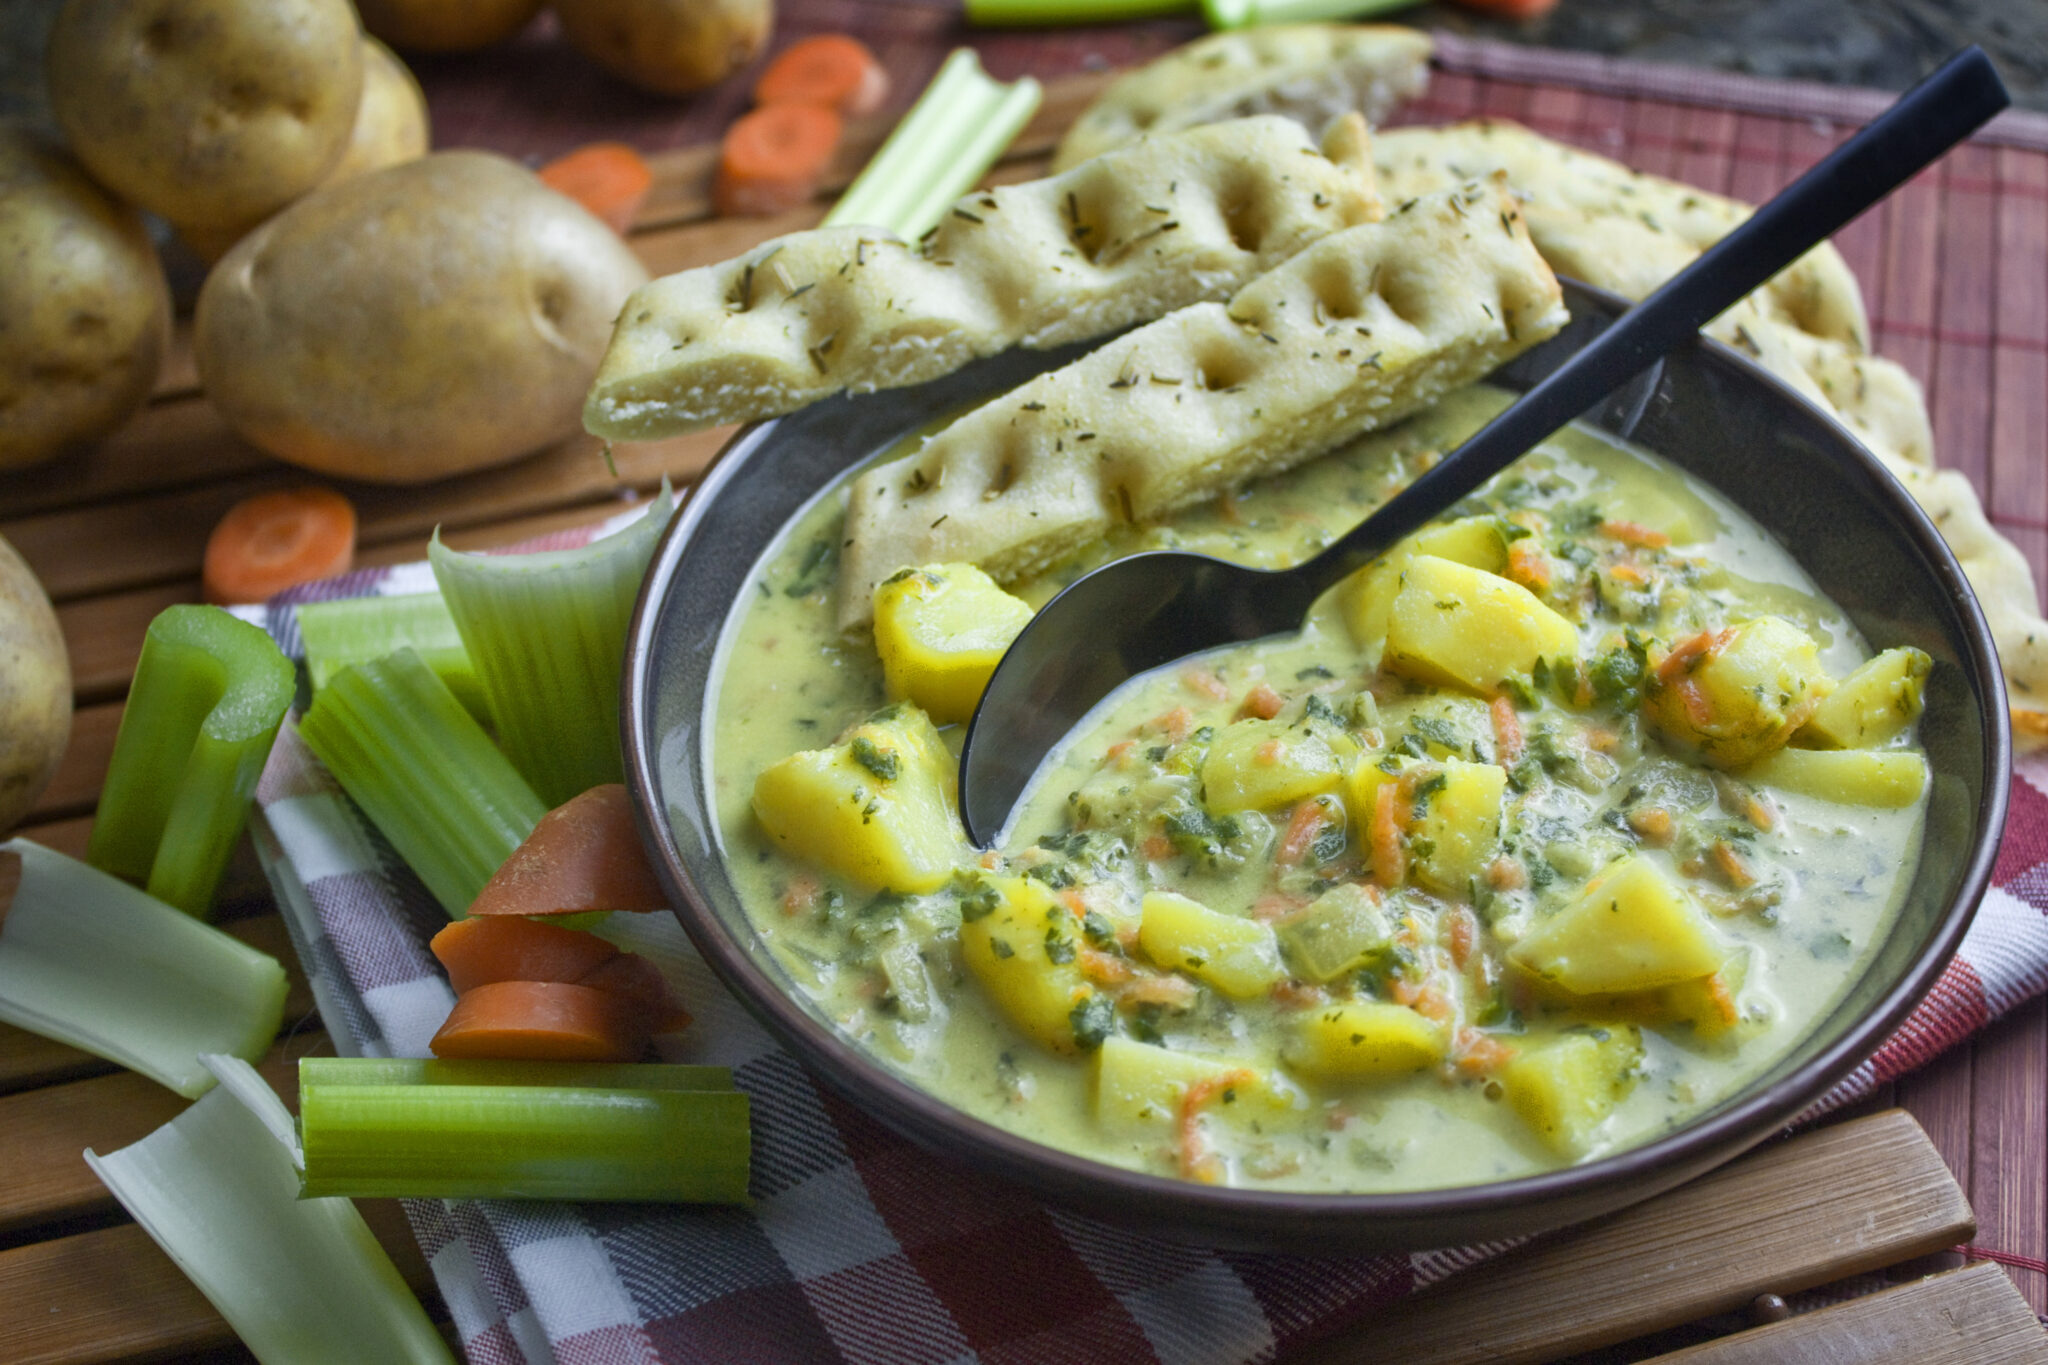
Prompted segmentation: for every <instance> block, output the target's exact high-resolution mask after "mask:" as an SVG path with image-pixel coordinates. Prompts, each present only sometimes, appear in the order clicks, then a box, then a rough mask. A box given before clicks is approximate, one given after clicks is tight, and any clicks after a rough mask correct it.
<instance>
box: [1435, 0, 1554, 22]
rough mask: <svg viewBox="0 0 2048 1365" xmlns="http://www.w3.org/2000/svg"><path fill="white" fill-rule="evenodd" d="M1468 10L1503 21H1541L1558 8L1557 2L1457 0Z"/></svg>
mask: <svg viewBox="0 0 2048 1365" xmlns="http://www.w3.org/2000/svg"><path fill="white" fill-rule="evenodd" d="M1457 3H1458V4H1460V5H1462V6H1464V7H1465V8H1466V9H1474V10H1478V11H1479V12H1480V13H1482V14H1495V15H1499V16H1500V17H1501V18H1503V19H1541V18H1542V17H1543V16H1544V15H1546V14H1548V13H1550V12H1551V11H1552V10H1554V9H1556V8H1557V0H1457Z"/></svg>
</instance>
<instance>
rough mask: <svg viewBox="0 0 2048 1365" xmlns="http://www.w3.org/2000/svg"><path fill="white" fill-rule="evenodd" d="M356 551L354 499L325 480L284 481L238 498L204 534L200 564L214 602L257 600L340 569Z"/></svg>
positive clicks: (344, 569)
mask: <svg viewBox="0 0 2048 1365" xmlns="http://www.w3.org/2000/svg"><path fill="white" fill-rule="evenodd" d="M355 557H356V509H355V505H354V504H353V503H351V502H350V501H349V500H348V499H347V498H345V497H343V496H342V495H341V494H339V493H337V492H335V491H334V490H333V489H331V488H318V487H308V488H285V489H279V490H277V491H275V492H270V493H258V494H257V495H256V496H254V497H252V498H244V499H243V500H242V501H241V502H238V503H236V504H235V505H234V506H233V507H230V508H229V509H228V511H227V515H226V516H224V517H222V518H221V519H220V524H219V525H217V526H215V527H214V528H213V534H212V535H211V536H209V537H207V540H206V557H205V561H204V566H203V568H202V570H201V580H202V587H203V588H204V590H205V593H206V600H207V601H209V602H212V603H214V604H215V605H216V606H232V605H234V604H236V603H246V602H263V601H267V600H268V599H269V598H270V597H272V596H273V595H274V594H277V593H280V592H283V591H284V590H285V589H286V588H295V587H297V586H298V585H299V584H301V583H310V582H312V581H313V580H314V579H316V578H328V577H331V576H332V575H334V574H338V573H345V572H347V570H348V567H349V565H351V564H353V563H354V562H355Z"/></svg>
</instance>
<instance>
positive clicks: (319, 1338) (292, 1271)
mask: <svg viewBox="0 0 2048 1365" xmlns="http://www.w3.org/2000/svg"><path fill="white" fill-rule="evenodd" d="M215 1064H216V1065H217V1066H219V1067H220V1068H221V1070H222V1074H223V1077H224V1079H225V1078H226V1077H227V1076H228V1075H229V1074H231V1070H232V1069H234V1068H239V1073H240V1074H239V1083H231V1084H224V1085H222V1086H221V1088H220V1089H218V1090H216V1091H214V1092H213V1093H212V1094H210V1095H208V1096H206V1097H205V1098H204V1099H202V1100H200V1101H199V1103H197V1104H195V1105H193V1106H192V1107H191V1108H190V1109H187V1110H186V1111H185V1112H184V1113H182V1114H180V1115H179V1116H178V1117H177V1118H175V1119H172V1120H171V1121H170V1122H169V1123H167V1124H165V1125H164V1126H163V1127H161V1128H159V1129H157V1130H156V1131H155V1132H154V1133H151V1134H150V1135H149V1136H148V1137H146V1138H143V1139H142V1140H141V1141H140V1142H136V1143H133V1144H131V1145H129V1146H127V1147H123V1148H121V1149H120V1150H119V1151H117V1152H111V1153H109V1154H107V1155H106V1156H100V1155H99V1154H97V1153H95V1152H91V1151H88V1152H86V1154H85V1161H86V1164H87V1165H88V1166H90V1167H91V1168H92V1171H93V1174H94V1175H97V1176H98V1177H99V1178H100V1180H101V1181H102V1182H103V1183H104V1184H105V1185H106V1187H107V1188H108V1189H109V1190H110V1191H112V1192H113V1195H114V1197H115V1198H116V1199H118V1200H120V1201H121V1204H122V1206H123V1207H124V1208H126V1209H127V1210H128V1212H129V1213H130V1214H132V1215H134V1218H135V1221H136V1222H138V1223H140V1224H141V1225H142V1228H143V1231H145V1232H147V1233H148V1234H149V1235H150V1237H151V1238H152V1239H153V1240H154V1241H155V1242H156V1244H157V1245H158V1246H160V1247H162V1248H163V1249H164V1250H165V1252H167V1253H168V1254H169V1255H170V1258H171V1259H172V1260H173V1261H175V1262H176V1263H177V1265H178V1269H180V1270H182V1271H184V1272H185V1274H186V1276H187V1277H188V1278H189V1279H190V1280H191V1281H192V1283H193V1284H194V1285H196V1286H197V1287H198V1289H199V1292H200V1293H202V1294H204V1295H205V1296H206V1297H207V1300H208V1301H209V1302H210V1303H212V1304H213V1306H214V1307H215V1308H217V1309H219V1310H220V1315H221V1316H222V1317H224V1318H226V1319H227V1320H228V1324H229V1326H231V1327H233V1328H234V1329H235V1332H236V1333H237V1334H238V1335H239V1336H240V1337H241V1338H242V1343H243V1345H245V1346H247V1347H248V1348H249V1350H250V1351H251V1352H253V1353H254V1354H255V1356H256V1358H257V1359H258V1360H261V1361H264V1362H269V1363H274V1365H283V1363H284V1362H290V1365H322V1362H327V1361H333V1362H335V1363H336V1365H355V1363H356V1362H361V1361H379V1362H391V1365H400V1363H401V1362H411V1361H419V1362H426V1361H437V1362H439V1361H445V1362H450V1363H451V1365H452V1361H453V1357H452V1356H451V1355H450V1354H449V1351H448V1346H447V1344H446V1343H445V1342H443V1341H442V1340H441V1334H440V1333H439V1332H437V1331H436V1330H435V1329H434V1324H433V1323H432V1322H431V1321H429V1320H428V1318H427V1315H426V1313H425V1311H424V1310H422V1309H421V1307H420V1303H419V1300H418V1299H417V1298H415V1297H414V1296H413V1293H412V1291H411V1290H410V1289H408V1288H407V1287H406V1284H405V1281H404V1280H403V1279H402V1278H401V1277H400V1276H399V1273H398V1270H397V1267H395V1266H393V1265H392V1264H391V1258H390V1257H389V1256H387V1255H385V1254H384V1248H383V1247H381V1246H379V1245H378V1244H377V1239H376V1237H375V1236H374V1235H372V1234H371V1232H370V1229H369V1227H368V1226H367V1225H366V1224H365V1223H364V1222H363V1217H362V1215H361V1214H359V1213H357V1212H356V1208H355V1205H353V1204H351V1203H349V1201H348V1200H346V1199H300V1198H299V1197H298V1193H299V1175H298V1172H297V1170H296V1169H294V1167H293V1163H292V1159H291V1156H290V1155H289V1154H288V1152H287V1151H286V1149H285V1148H284V1147H282V1146H281V1145H280V1144H279V1142H278V1140H277V1138H276V1137H275V1136H274V1135H273V1134H275V1133H277V1132H279V1131H286V1132H288V1131H289V1130H290V1128H291V1122H292V1118H291V1114H290V1113H289V1112H287V1111H286V1109H285V1107H284V1105H282V1104H281V1103H279V1102H278V1099H277V1096H276V1095H274V1094H272V1093H271V1092H270V1088H269V1087H268V1086H266V1085H264V1083H263V1080H262V1078H261V1077H259V1076H257V1075H256V1074H255V1072H254V1071H251V1070H249V1069H248V1068H247V1067H246V1066H245V1065H242V1064H240V1063H235V1062H233V1061H232V1060H231V1059H226V1058H221V1059H216V1061H215Z"/></svg>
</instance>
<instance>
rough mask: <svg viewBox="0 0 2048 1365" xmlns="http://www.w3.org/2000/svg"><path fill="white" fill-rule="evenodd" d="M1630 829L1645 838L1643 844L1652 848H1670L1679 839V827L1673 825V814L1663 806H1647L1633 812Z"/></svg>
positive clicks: (1629, 823)
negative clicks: (1674, 840)
mask: <svg viewBox="0 0 2048 1365" xmlns="http://www.w3.org/2000/svg"><path fill="white" fill-rule="evenodd" d="M1628 827H1629V828H1630V829H1632V830H1634V831H1635V832H1636V833H1638V834H1640V835H1642V836H1643V842H1644V843H1646V844H1648V845H1650V847H1652V848H1668V847H1670V845H1671V841H1672V840H1673V839H1675V838H1677V837H1678V827H1677V826H1676V825H1675V824H1673V823H1672V820H1671V812H1670V811H1668V810H1666V809H1664V808H1663V807H1662V806H1645V807H1643V808H1642V809H1641V810H1638V811H1634V812H1631V813H1630V815H1629V817H1628Z"/></svg>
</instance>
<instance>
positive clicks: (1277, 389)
mask: <svg viewBox="0 0 2048 1365" xmlns="http://www.w3.org/2000/svg"><path fill="white" fill-rule="evenodd" d="M1565 321H1566V313H1565V308H1564V304H1563V302H1562V299H1561V297H1560V294H1559V290H1558V285H1557V280H1556V277H1555V276H1553V275H1552V274H1551V273H1550V269H1549V267H1547V266H1546V265H1544V263H1543V258H1542V257H1541V256H1540V255H1538V254H1537V252H1536V249H1535V247H1534V246H1533V245H1532V244H1531V243H1530V241H1529V237H1528V233H1527V231H1526V230H1525V228H1524V227H1523V224H1522V220H1521V216H1520V213H1519V211H1518V209H1517V207H1516V205H1515V203H1514V200H1513V199H1512V197H1511V196H1509V194H1508V193H1507V191H1506V189H1505V187H1504V186H1503V185H1502V184H1501V183H1499V182H1498V181H1493V182H1485V183H1474V184H1471V185H1467V186H1463V187H1460V188H1458V189H1455V190H1451V191H1447V192H1444V193H1441V194H1435V195H1430V196H1428V197H1426V198H1423V199H1420V200H1417V201H1415V202H1413V203H1411V204H1409V205H1407V206H1406V207H1405V208H1404V209H1403V210H1402V211H1401V212H1399V213H1396V214H1394V215H1393V216H1391V217H1389V218H1388V219H1387V220H1386V221H1384V222H1381V223H1376V224H1369V225H1366V226H1362V227H1357V228H1352V229H1349V230H1347V231H1345V232H1340V233H1337V234H1335V235H1333V236H1330V237H1326V238H1324V239H1323V240H1322V241H1320V242H1318V243H1316V244H1315V245H1314V246H1312V247H1310V248H1309V249H1308V250H1306V251H1304V252H1302V253H1301V254H1300V255H1298V256H1296V257H1294V258H1293V259H1292V260H1290V261H1288V262H1286V263H1285V264H1284V265H1281V266H1279V267H1277V268H1276V269H1274V270H1272V271H1270V272H1268V273H1267V274H1265V275H1262V276H1260V277H1259V278H1258V279H1256V280H1253V281H1252V282H1251V283H1250V284H1248V285H1246V286H1245V287H1244V288H1243V289H1241V290H1239V291H1238V293H1237V294H1236V295H1235V296H1234V297H1233V298H1232V299H1231V300H1230V302H1229V303H1228V304H1227V305H1225V304H1220V303H1199V304H1194V305H1191V306H1190V307H1187V308H1183V309H1181V310H1180V311H1179V312H1177V313H1173V314H1171V315H1169V316H1167V317H1165V318H1162V319H1160V320H1159V321H1157V322H1154V323H1151V324H1149V325H1147V326H1144V327H1141V328H1138V329H1137V330H1136V331H1133V332H1129V333H1126V334H1125V335H1124V336H1121V337H1118V338H1116V339H1115V340H1113V341H1110V342H1108V343H1107V344H1105V345H1103V346H1102V347H1100V348H1098V349H1097V350H1095V351H1093V352H1090V353H1089V354H1088V355H1086V356H1084V357H1082V358H1081V359H1080V360H1078V361H1076V362H1074V363H1073V364H1071V365H1067V366H1065V367H1063V368H1061V369H1058V370H1054V371H1051V372H1049V373H1047V374H1044V375H1040V376H1039V377H1038V378H1036V379H1034V380H1032V381H1030V382H1029V383H1027V384H1024V385H1022V386H1021V387H1019V388H1017V389H1015V390H1013V391H1011V392H1010V393H1008V394H1005V395H1004V396H1003V397H1001V398H998V399H996V400H994V401H993V402H990V403H988V404H985V405H984V406H982V407H980V408H977V409H975V410H974V411H973V412H971V413H968V414H967V415H966V416H964V417H962V418H960V419H959V420H958V421H956V422H954V423H953V424H952V425H951V426H949V427H947V428H946V429H945V430H944V431H941V432H940V433H938V434H937V435H936V436H934V437H933V438H932V439H931V440H930V441H928V442H927V443H926V444H925V445H924V447H923V448H922V449H921V450H919V451H918V453H917V454H915V455H911V456H907V457H905V458H903V459H901V460H897V461H894V462H892V463H890V464H886V465H882V466H879V467H877V468H875V469H872V470H869V471H868V472H867V473H865V474H863V475H862V476H861V477H860V478H859V479H858V480H856V481H855V483H854V485H853V492H852V498H851V503H850V506H849V508H848V512H847V520H846V538H845V545H844V547H843V550H842V553H841V558H840V580H839V588H840V597H839V622H840V625H841V627H842V628H847V629H851V628H853V627H856V626H859V625H862V624H864V623H865V622H867V621H868V620H869V619H870V618H871V614H872V599H873V595H874V589H875V585H876V584H878V583H880V582H881V581H882V580H883V579H884V578H886V577H888V576H889V575H890V574H892V573H894V572H895V571H896V570H897V569H899V568H902V567H904V566H905V565H911V564H929V563H934V562H939V561H963V560H964V561H970V562H973V563H975V564H979V565H980V566H981V567H982V568H983V569H985V570H986V571H987V572H988V573H989V574H991V575H992V576H994V577H996V578H998V579H1001V580H1005V581H1011V580H1015V579H1018V578H1021V577H1024V576H1026V575H1028V574H1031V573H1033V572H1035V571H1037V570H1039V569H1043V568H1045V567H1047V566H1049V565H1050V564H1052V563H1053V562H1055V561H1056V560H1058V559H1060V558H1061V557H1062V556H1064V555H1066V554H1068V553H1070V552H1071V551H1073V550H1074V549H1076V548H1078V547H1079V546H1081V545H1083V544H1085V543H1087V542H1088V541H1089V540H1091V539H1093V538H1095V537H1097V536H1100V535H1102V534H1103V533H1104V532H1106V531H1108V530H1109V529H1110V528H1111V527H1112V526H1114V525H1116V524H1117V523H1119V522H1151V521H1157V520H1159V519H1160V518H1163V517H1166V516H1169V515H1171V514H1172V513H1174V512H1177V511H1179V510H1180V509H1182V508H1184V507H1188V506H1191V505H1193V504H1195V503H1198V502H1201V501H1203V500H1205V499H1208V498H1212V497H1215V496H1217V495H1218V494H1220V493H1223V492H1225V491H1227V490H1229V489H1231V488H1235V487H1237V486H1238V485H1240V484H1242V483H1244V482H1245V481H1246V480H1247V479H1250V478H1252V477H1253V476H1255V475H1259V474H1270V473H1275V472H1278V471H1280V470H1283V469H1287V468H1291V467H1292V466H1294V465H1297V464H1300V463H1301V462H1302V461H1304V460H1307V459H1310V458H1312V457H1313V456H1316V455H1320V454H1322V453H1324V452H1325V451H1328V450H1331V449H1334V448H1335V447H1337V446H1339V445H1342V444H1343V443H1344V442H1346V441H1349V440H1351V439H1353V438H1355V437H1357V436H1360V435H1362V434H1364V433H1366V432H1369V431H1373V430H1377V429H1378V428H1380V427H1383V426H1386V425H1388V424H1390V423H1392V422H1396V421H1399V420H1400V419H1401V418H1403V417H1406V416H1408V415H1409V414H1410V413H1413V412H1416V411H1418V410H1419V409H1421V408H1423V407H1426V406H1428V405H1429V404H1430V403H1433V402H1435V401H1436V400H1437V399H1438V398H1439V397H1441V396H1442V395H1443V394H1445V393H1446V392H1448V391H1450V390H1451V389H1453V388H1456V387H1458V386H1459V385H1462V384H1467V383H1470V382H1471V381H1473V380H1476V379H1479V378H1481V377H1483V376H1484V375H1486V374H1487V373H1488V372H1489V371H1491V370H1492V369H1493V368H1494V367H1496V366H1497V365H1499V364H1501V363H1502V362H1503V361H1505V360H1507V359H1508V358H1510V357H1512V356H1514V355H1516V354H1518V353H1519V352H1521V351H1522V350H1524V349H1526V348H1527V347H1529V346H1532V345H1534V344H1535V343H1536V342H1538V341H1541V340H1542V339H1543V338H1545V337H1547V336H1550V335H1552V334H1553V333H1554V332H1556V331H1557V330H1558V328H1560V327H1562V326H1563V325H1564V323H1565Z"/></svg>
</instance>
